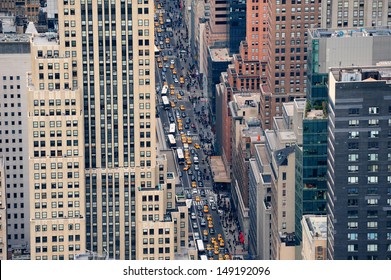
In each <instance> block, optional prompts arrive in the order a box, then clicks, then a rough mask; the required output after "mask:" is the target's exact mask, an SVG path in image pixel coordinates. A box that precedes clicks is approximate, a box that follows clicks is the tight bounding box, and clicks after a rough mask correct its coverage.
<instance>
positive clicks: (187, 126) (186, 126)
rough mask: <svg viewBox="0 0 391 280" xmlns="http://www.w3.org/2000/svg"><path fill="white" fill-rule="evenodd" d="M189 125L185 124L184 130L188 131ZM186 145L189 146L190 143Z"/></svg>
mask: <svg viewBox="0 0 391 280" xmlns="http://www.w3.org/2000/svg"><path fill="white" fill-rule="evenodd" d="M189 128H190V127H189V125H188V124H185V129H189ZM188 144H191V143H188Z"/></svg>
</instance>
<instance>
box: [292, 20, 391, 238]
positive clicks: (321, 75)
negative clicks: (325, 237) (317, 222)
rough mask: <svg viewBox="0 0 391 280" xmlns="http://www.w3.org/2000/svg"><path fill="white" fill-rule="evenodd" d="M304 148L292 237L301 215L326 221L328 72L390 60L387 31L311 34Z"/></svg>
mask: <svg viewBox="0 0 391 280" xmlns="http://www.w3.org/2000/svg"><path fill="white" fill-rule="evenodd" d="M308 32H309V33H308V60H307V62H308V64H307V65H308V67H307V79H308V80H307V105H306V113H305V116H304V119H303V135H302V137H303V144H302V146H300V145H298V146H297V149H296V170H297V172H296V233H297V239H296V240H297V242H298V244H300V242H301V237H302V234H301V224H302V223H301V220H302V216H303V215H308V214H313V215H326V192H327V184H326V172H327V133H328V132H327V102H328V90H327V81H328V69H329V67H333V66H334V67H335V66H351V65H374V64H376V63H377V62H379V61H382V60H389V59H391V49H390V48H388V47H387V46H388V45H390V44H391V36H390V35H391V32H390V30H389V29H385V28H380V29H377V28H372V27H371V28H368V29H366V28H337V29H309V31H308Z"/></svg>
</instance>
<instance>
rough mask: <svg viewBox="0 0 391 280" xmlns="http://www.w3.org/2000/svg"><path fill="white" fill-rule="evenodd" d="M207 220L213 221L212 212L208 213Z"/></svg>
mask: <svg viewBox="0 0 391 280" xmlns="http://www.w3.org/2000/svg"><path fill="white" fill-rule="evenodd" d="M206 220H207V221H212V215H211V214H208V215H206ZM220 235H221V234H220Z"/></svg>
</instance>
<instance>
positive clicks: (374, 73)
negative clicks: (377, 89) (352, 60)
mask: <svg viewBox="0 0 391 280" xmlns="http://www.w3.org/2000/svg"><path fill="white" fill-rule="evenodd" d="M331 72H332V74H333V76H334V78H335V80H336V81H338V82H377V81H386V82H387V83H391V65H390V64H389V63H388V62H383V64H379V65H377V66H366V67H342V68H332V69H331Z"/></svg>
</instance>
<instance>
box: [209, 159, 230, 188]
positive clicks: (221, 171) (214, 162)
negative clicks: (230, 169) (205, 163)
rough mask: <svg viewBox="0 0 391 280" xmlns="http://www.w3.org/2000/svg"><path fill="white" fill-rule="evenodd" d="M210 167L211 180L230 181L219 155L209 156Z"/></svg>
mask: <svg viewBox="0 0 391 280" xmlns="http://www.w3.org/2000/svg"><path fill="white" fill-rule="evenodd" d="M210 167H211V169H212V174H213V181H214V182H218V183H230V182H231V178H230V177H229V175H228V174H227V171H226V170H225V166H224V162H223V159H222V158H221V156H211V157H210Z"/></svg>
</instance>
